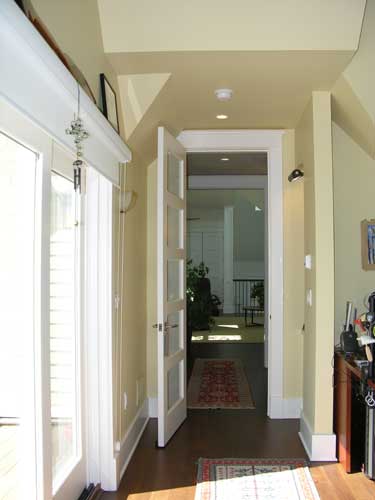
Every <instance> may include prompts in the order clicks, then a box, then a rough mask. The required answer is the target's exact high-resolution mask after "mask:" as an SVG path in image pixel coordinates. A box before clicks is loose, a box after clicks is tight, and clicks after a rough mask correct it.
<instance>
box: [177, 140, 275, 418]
mask: <svg viewBox="0 0 375 500" xmlns="http://www.w3.org/2000/svg"><path fill="white" fill-rule="evenodd" d="M283 134H284V130H185V131H183V132H181V134H180V135H179V136H178V137H177V139H178V140H179V141H180V142H181V144H182V145H183V146H184V148H185V149H186V152H188V153H201V152H231V151H236V152H246V151H248V152H254V151H262V152H266V153H267V158H268V176H267V183H266V186H265V187H266V189H265V193H266V195H267V203H266V205H267V226H268V229H267V231H266V235H267V240H268V241H267V242H266V243H267V245H266V248H268V265H266V276H265V283H268V291H266V294H265V298H266V301H268V304H267V305H268V318H267V330H268V354H267V359H268V363H267V364H268V407H267V414H268V416H269V417H270V418H285V411H284V407H285V405H284V399H283V366H284V359H283V177H282V169H283V168H282V167H283V163H282V136H283ZM215 177H216V181H215V180H214V178H215ZM249 177H252V178H253V179H252V181H253V182H258V183H259V188H262V185H261V184H262V180H261V179H259V178H258V180H256V179H254V178H255V177H257V176H249ZM224 181H225V184H223V183H224ZM243 181H244V176H225V179H220V176H200V181H199V182H200V185H201V188H205V189H210V188H214V189H215V188H216V189H219V188H220V187H221V188H222V187H223V185H225V188H226V189H238V188H244V187H246V186H244V183H243ZM263 182H264V181H263ZM215 183H216V184H215ZM189 187H192V188H193V187H194V185H190V186H189ZM252 187H253V188H254V187H255V185H252Z"/></svg>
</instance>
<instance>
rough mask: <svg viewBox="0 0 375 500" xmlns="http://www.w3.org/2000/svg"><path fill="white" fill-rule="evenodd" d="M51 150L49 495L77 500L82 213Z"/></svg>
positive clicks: (81, 484) (61, 155)
mask: <svg viewBox="0 0 375 500" xmlns="http://www.w3.org/2000/svg"><path fill="white" fill-rule="evenodd" d="M73 161H74V158H72V157H70V155H68V154H67V153H66V152H65V151H63V150H62V149H60V148H59V147H58V146H57V145H56V144H54V145H53V164H52V169H53V170H52V171H51V177H50V178H51V189H50V275H49V290H50V296H49V312H50V314H49V323H50V327H49V336H50V397H51V423H50V426H51V454H52V491H53V496H54V498H55V499H56V500H65V499H67V498H72V499H75V498H78V497H79V495H80V494H81V492H82V490H83V489H84V488H85V486H86V454H85V442H84V441H85V432H84V431H85V429H84V419H83V417H84V412H83V408H84V399H83V398H84V392H85V391H84V383H83V382H84V379H83V356H82V337H83V335H82V330H83V329H82V288H83V287H82V282H83V273H82V269H83V265H82V261H83V255H84V253H83V251H82V250H83V248H82V247H83V245H82V242H83V237H82V236H83V235H82V227H83V209H82V196H81V195H80V194H79V193H78V192H77V191H75V190H74V183H73V168H72V162H73Z"/></svg>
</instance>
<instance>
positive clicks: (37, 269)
mask: <svg viewBox="0 0 375 500" xmlns="http://www.w3.org/2000/svg"><path fill="white" fill-rule="evenodd" d="M73 160H74V159H73V158H72V157H71V156H70V154H69V153H67V152H66V151H65V150H63V149H61V148H59V147H58V146H56V145H55V144H54V143H53V141H52V139H51V138H50V137H49V136H48V135H47V134H45V133H44V132H42V131H41V129H40V128H38V127H36V126H35V125H33V124H32V123H31V122H29V121H28V120H27V119H26V118H25V117H24V116H23V115H22V114H21V113H19V112H17V111H16V110H15V109H14V108H13V107H12V106H10V105H9V104H7V103H6V102H4V101H2V100H0V162H1V167H0V180H1V186H0V193H1V197H0V198H1V200H0V203H1V211H0V221H1V229H2V232H3V238H2V245H1V254H0V255H1V259H0V261H1V263H0V278H1V279H0V340H1V346H2V349H1V350H0V356H1V359H0V361H2V362H1V367H0V375H1V379H2V381H1V383H0V402H1V404H0V441H1V439H2V438H3V437H4V438H6V439H7V443H8V447H9V446H10V447H11V449H10V450H9V449H8V452H10V453H7V454H6V453H5V451H7V450H6V449H5V447H3V446H0V462H1V463H2V464H4V460H11V463H9V464H8V466H9V467H7V466H6V467H4V468H3V467H2V468H0V493H1V494H2V496H1V498H4V499H7V498H9V499H10V498H12V499H13V498H17V499H18V498H19V499H23V498H28V499H30V500H51V499H52V498H54V499H56V500H68V499H69V500H76V499H77V498H78V497H79V496H80V494H81V492H82V490H83V489H84V488H85V487H86V476H87V473H86V446H85V426H84V422H85V419H84V417H85V414H84V413H85V412H84V404H83V402H84V395H85V380H84V377H83V373H84V366H83V356H82V338H83V328H82V313H81V311H82V293H81V289H82V283H83V273H82V269H83V256H84V252H83V245H82V244H81V242H82V241H83V238H82V232H83V229H82V228H83V223H82V222H83V221H82V219H83V211H82V210H81V205H82V197H81V196H79V195H78V194H76V192H75V191H74V187H73V182H72V173H73V172H72V161H73ZM3 361H4V362H3ZM5 361H6V362H5ZM5 380H7V383H6V384H5V383H2V382H3V381H5ZM8 437H9V439H8ZM0 444H1V442H0ZM7 470H13V471H14V472H15V473H14V474H13V475H6V474H5V473H4V471H7ZM4 492H5V493H4ZM3 493H4V494H3ZM7 495H8V496H7Z"/></svg>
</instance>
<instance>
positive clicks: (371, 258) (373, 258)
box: [361, 219, 375, 271]
mask: <svg viewBox="0 0 375 500" xmlns="http://www.w3.org/2000/svg"><path fill="white" fill-rule="evenodd" d="M361 235H362V269H364V270H365V271H370V270H375V219H371V220H363V221H362V222H361Z"/></svg>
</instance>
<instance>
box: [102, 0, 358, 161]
mask: <svg viewBox="0 0 375 500" xmlns="http://www.w3.org/2000/svg"><path fill="white" fill-rule="evenodd" d="M98 4H99V11H100V21H101V28H102V35H103V45H104V49H105V51H106V55H107V57H108V58H109V61H110V63H111V64H112V66H113V68H114V69H115V71H116V73H117V75H119V78H118V81H119V88H120V101H121V105H122V108H123V115H124V117H125V135H126V141H127V143H128V144H129V146H130V147H131V149H132V150H133V151H134V152H136V153H137V156H138V157H140V158H141V159H142V160H143V161H144V162H145V163H149V162H151V161H152V160H153V159H154V158H155V157H156V152H157V140H156V138H157V130H156V129H157V127H158V126H160V125H163V126H166V127H167V128H168V129H169V130H170V132H171V133H172V134H174V135H175V136H177V135H178V134H179V133H180V132H181V131H182V130H194V129H217V128H219V129H220V128H221V129H285V128H294V127H295V126H296V124H297V123H298V120H299V118H300V116H301V115H302V113H303V110H304V109H305V107H306V106H307V104H308V101H309V99H310V98H311V93H312V91H319V90H328V91H330V90H331V89H332V87H333V85H334V84H335V82H336V81H337V79H338V78H339V76H340V75H341V74H342V72H343V71H344V69H345V68H346V66H347V65H348V63H349V62H350V60H351V58H352V56H353V54H354V53H355V51H356V49H357V47H358V41H359V36H360V33H361V23H362V19H363V12H364V6H365V1H364V0H358V1H356V2H353V1H352V0H330V2H324V1H322V0H286V1H284V2H280V1H278V0H269V1H268V2H264V1H261V0H236V2H235V8H233V5H232V4H228V3H222V2H220V1H219V2H218V1H217V0H207V1H205V2H202V1H201V0H191V1H190V2H185V3H184V4H183V5H181V4H180V3H178V2H177V3H176V2H175V1H173V0H165V2H163V9H161V8H160V5H159V4H158V3H150V2H149V1H148V0H98ZM129 15H130V16H131V20H132V22H131V23H126V20H127V19H129ZM338 19H339V20H340V22H337V21H336V20H338ZM124 26H125V27H124ZM225 87H227V88H231V89H233V99H232V100H231V101H229V102H226V103H220V102H218V101H217V100H216V98H215V95H214V91H215V89H217V88H225ZM220 113H224V114H226V115H228V119H227V120H222V121H219V120H217V119H216V115H217V114H220Z"/></svg>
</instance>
